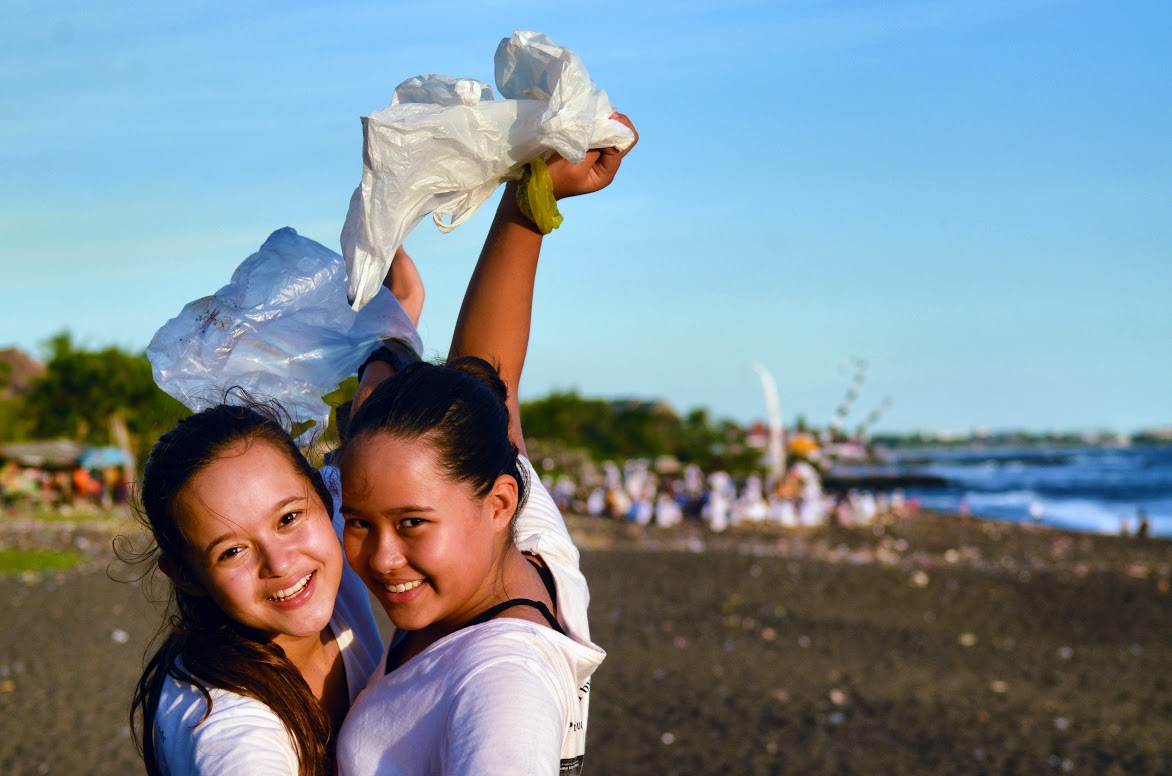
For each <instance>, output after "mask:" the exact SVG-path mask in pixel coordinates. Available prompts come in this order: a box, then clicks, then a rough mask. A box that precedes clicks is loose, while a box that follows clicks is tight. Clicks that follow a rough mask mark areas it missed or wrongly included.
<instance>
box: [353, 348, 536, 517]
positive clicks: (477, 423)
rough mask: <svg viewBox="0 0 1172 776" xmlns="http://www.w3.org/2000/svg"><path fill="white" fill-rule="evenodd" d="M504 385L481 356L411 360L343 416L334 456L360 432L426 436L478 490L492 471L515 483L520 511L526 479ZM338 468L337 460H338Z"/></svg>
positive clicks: (486, 486)
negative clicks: (341, 439) (342, 438)
mask: <svg viewBox="0 0 1172 776" xmlns="http://www.w3.org/2000/svg"><path fill="white" fill-rule="evenodd" d="M507 398H508V389H507V388H506V387H505V384H504V382H503V381H502V380H501V378H500V375H498V374H497V371H496V369H494V368H493V367H492V365H491V364H489V363H488V362H487V361H484V360H482V359H479V358H475V357H472V356H466V357H464V358H458V359H454V360H453V361H451V362H449V363H447V364H442V365H441V364H429V363H427V362H417V363H414V364H410V365H409V366H407V367H405V368H403V369H401V370H400V371H399V372H397V373H396V374H395V375H394V376H393V377H391V378H389V379H387V380H386V381H384V382H382V383H380V384H379V385H378V387H377V388H375V389H374V392H372V393H371V395H370V396H369V397H368V398H367V399H366V401H365V402H364V403H363V404H362V406H361V407H359V408H358V411H357V412H355V413H354V415H353V416H351V418H350V426H349V428H348V430H347V437H346V442H345V443H344V446H343V450H342V456H343V460H345V456H346V455H347V454H348V451H349V450H351V449H352V448H353V445H354V444H355V442H356V441H357V440H359V439H361V438H362V437H363V436H365V435H367V434H376V433H386V434H390V435H392V436H395V437H398V438H400V439H408V440H410V439H418V438H420V437H426V438H427V441H428V442H430V443H431V444H432V445H433V446H434V447H435V450H436V452H437V455H438V457H439V460H440V465H441V466H442V467H443V470H444V473H445V474H446V475H447V476H448V477H449V478H450V479H452V480H455V481H457V482H463V483H467V484H468V485H470V486H471V488H472V490H473V492H474V493H476V495H477V496H481V497H483V496H486V495H487V494H488V492H489V491H490V490H492V484H493V483H494V482H496V479H497V477H499V476H501V475H502V474H507V475H509V476H510V477H512V478H513V479H514V480H516V481H517V509H516V511H515V512H514V513H513V520H514V521H515V520H516V517H517V515H518V514H520V512H521V508H522V507H523V506H524V505H525V498H526V496H527V494H528V490H529V488H528V481H527V479H526V478H525V476H524V473H523V472H522V470H521V467H520V463H519V460H518V457H517V455H518V453H517V446H516V445H514V444H513V443H512V441H511V440H510V439H509V411H508V407H507V406H506V403H505V402H506V399H507ZM343 466H344V464H343Z"/></svg>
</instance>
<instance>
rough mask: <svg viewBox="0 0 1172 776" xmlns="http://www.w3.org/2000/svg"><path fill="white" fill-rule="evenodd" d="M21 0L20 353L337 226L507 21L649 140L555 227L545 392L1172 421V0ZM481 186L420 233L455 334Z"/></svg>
mask: <svg viewBox="0 0 1172 776" xmlns="http://www.w3.org/2000/svg"><path fill="white" fill-rule="evenodd" d="M555 5H558V4H554V3H548V2H543V3H529V2H509V3H496V2H481V1H478V2H467V3H465V2H455V3H446V4H424V3H397V2H368V3H345V2H340V3H337V4H332V5H326V4H322V3H302V2H290V1H288V0H286V1H283V2H249V3H240V2H233V3H215V2H213V3H199V4H194V3H193V4H179V3H173V4H154V3H146V2H135V3H129V2H117V3H100V4H95V3H82V2H68V1H67V2H58V3H52V4H48V3H38V2H26V1H25V0H7V2H5V3H4V4H3V6H2V7H0V265H2V271H3V278H4V279H3V282H2V283H0V310H3V315H2V316H0V347H3V346H6V345H10V344H14V345H17V346H20V347H22V348H25V349H28V350H30V351H33V352H37V351H38V347H39V343H41V342H42V341H43V340H44V339H45V338H46V337H48V336H50V335H51V334H53V333H55V332H57V331H60V330H62V329H65V328H68V329H69V330H71V331H72V332H73V333H74V334H75V335H76V336H77V337H78V338H79V339H80V340H81V341H82V342H83V343H86V344H89V345H93V346H99V345H106V344H118V345H122V346H125V347H129V348H135V349H140V348H143V347H145V345H146V343H147V342H148V341H149V340H150V337H151V335H152V334H153V333H154V331H155V329H156V328H158V327H159V326H160V325H161V324H162V323H163V322H164V321H166V320H167V319H168V318H169V317H171V316H173V315H175V314H176V313H178V311H179V309H180V308H181V307H182V306H183V304H184V303H186V302H187V301H190V300H191V299H194V298H195V297H197V296H202V295H204V294H208V293H211V292H213V291H215V290H216V289H218V288H219V287H220V286H221V285H223V284H224V283H225V282H226V281H227V279H228V277H229V276H230V274H231V272H232V270H233V269H234V268H235V266H236V265H237V264H239V263H240V261H242V260H243V259H244V258H245V257H246V256H248V255H249V254H250V253H252V252H253V251H255V250H256V248H257V247H258V246H259V245H260V244H261V243H262V242H263V241H264V239H265V237H266V236H267V235H268V234H269V233H270V232H272V231H273V230H275V229H277V228H280V227H283V226H292V227H294V228H296V229H297V230H298V231H299V232H301V233H302V234H305V235H308V236H310V237H312V238H314V239H316V240H318V241H320V242H322V243H323V244H325V245H327V246H330V247H331V248H334V249H335V250H336V249H337V247H338V233H339V231H340V228H341V224H342V221H343V219H344V217H345V211H346V204H347V201H348V198H349V196H350V193H351V191H352V190H353V188H354V186H355V185H356V183H357V181H358V177H359V174H360V164H361V156H360V154H361V133H360V126H359V121H358V119H359V116H361V115H363V114H365V113H368V112H370V111H372V110H375V109H377V108H380V107H383V106H385V105H386V104H387V102H388V101H389V99H390V96H391V93H392V91H393V89H394V87H395V85H396V84H398V83H399V82H400V81H401V80H403V79H405V78H407V77H409V76H412V75H415V74H418V73H429V72H438V73H446V74H449V75H453V76H470V77H476V78H480V79H482V80H485V81H489V82H491V81H492V55H493V52H494V50H495V47H496V44H497V42H498V41H499V40H500V38H501V37H503V36H506V35H508V34H509V33H510V32H511V31H512V30H514V29H536V30H541V31H543V32H546V33H548V34H549V35H550V36H551V37H553V38H554V40H556V41H558V42H559V43H561V44H563V45H566V46H569V47H571V48H573V49H574V50H575V51H577V52H578V53H579V55H580V56H581V57H582V59H583V61H584V62H585V64H586V66H587V67H588V68H589V70H590V73H591V75H592V76H593V77H594V79H595V80H596V81H597V82H598V83H599V85H601V86H602V87H604V88H605V89H606V90H607V91H608V93H609V94H610V96H611V99H612V101H613V102H614V103H615V104H616V105H617V106H618V107H619V108H620V109H621V110H623V111H625V112H627V113H628V114H629V115H630V116H631V117H632V119H633V120H634V121H635V122H636V125H637V126H638V127H639V130H640V132H641V134H642V138H643V139H642V141H641V143H640V145H639V147H638V149H637V150H636V151H635V153H634V154H633V155H632V156H631V157H630V160H629V162H628V164H627V165H626V166H625V167H624V170H623V172H622V174H621V176H620V179H619V180H618V182H616V184H615V185H614V187H612V189H610V190H608V191H606V192H604V193H602V194H599V195H594V196H592V197H589V198H583V199H580V200H575V201H571V202H568V203H566V204H565V206H564V208H563V212H564V213H565V215H566V224H565V226H563V228H562V229H560V230H559V231H558V232H556V233H554V235H553V236H552V237H551V238H549V239H548V240H547V241H546V247H545V251H544V258H543V266H542V270H541V273H540V277H539V286H538V300H537V309H536V310H535V321H534V337H533V341H532V345H531V350H530V362H529V367H528V368H527V371H526V377H525V381H524V384H523V386H522V393H523V396H528V397H532V396H538V395H542V394H544V393H546V392H547V391H549V390H550V389H552V388H570V387H576V388H578V389H579V390H580V391H582V392H583V393H585V394H588V395H604V396H608V395H638V396H645V397H660V398H664V399H667V400H668V401H669V402H671V403H672V404H674V405H675V406H676V407H678V408H680V409H681V410H684V409H689V408H691V407H694V406H700V405H703V406H707V407H709V408H710V409H711V410H712V411H713V412H715V413H716V414H717V415H720V416H729V417H733V418H736V419H739V420H747V419H750V418H753V417H757V416H761V415H763V413H764V405H763V401H762V399H761V392H760V387H759V384H758V381H757V378H756V376H755V375H754V373H753V371H752V369H751V367H750V365H751V363H752V362H753V361H761V362H763V363H764V364H766V365H767V366H769V368H770V369H771V370H772V371H773V373H774V375H775V377H776V379H777V383H778V385H779V388H780V392H781V404H782V410H783V414H784V415H785V417H786V418H787V419H792V418H793V417H794V416H795V415H796V414H798V413H799V412H800V413H803V414H805V415H806V416H807V417H808V418H809V419H810V420H812V421H814V422H816V423H820V422H825V421H826V420H828V419H829V417H830V415H831V414H832V412H833V410H834V408H835V406H836V405H837V404H838V401H839V399H840V397H841V395H842V393H843V391H844V390H845V387H846V384H847V382H848V380H849V372H848V370H847V364H848V363H849V362H850V360H851V359H852V358H853V357H863V358H866V359H867V360H868V361H869V363H870V370H869V377H868V381H867V383H866V385H865V386H864V388H863V391H862V394H861V396H860V398H859V402H858V404H857V407H856V410H855V412H854V415H853V416H852V418H851V419H850V420H854V421H857V420H858V419H859V418H861V417H862V416H863V415H865V414H866V413H867V412H868V411H869V410H870V409H871V408H872V407H874V406H875V405H878V404H879V402H880V401H882V399H883V398H884V397H890V398H891V399H892V406H891V409H890V411H889V413H888V414H887V416H886V417H885V418H884V419H883V421H881V423H880V424H879V428H886V429H897V430H908V429H936V430H965V429H969V428H972V427H975V426H985V427H991V428H1005V427H1025V428H1032V429H1048V428H1063V429H1090V428H1113V429H1117V430H1123V431H1127V430H1131V429H1135V428H1138V427H1145V426H1157V425H1169V424H1172V305H1170V304H1169V302H1170V297H1172V294H1170V292H1172V143H1170V142H1169V140H1168V139H1169V138H1172V55H1170V53H1169V51H1170V43H1172V38H1170V35H1169V32H1168V31H1169V30H1172V4H1168V3H1164V2H1110V1H1108V0H1102V1H1098V0H1068V1H1064V2H1058V1H1056V0H1051V1H1044V0H1012V2H1002V0H975V1H974V2H878V1H874V2H833V1H831V0H825V1H819V0H794V1H793V2H736V1H735V0H733V1H732V2H727V1H722V2H719V3H718V2H674V3H632V4H630V5H628V6H625V7H624V8H623V9H622V12H621V13H619V12H614V11H611V10H608V9H606V8H599V7H597V6H589V7H586V6H576V7H574V9H573V10H565V9H559V8H554V6H555ZM491 210H492V208H491V207H486V208H484V209H483V210H482V212H481V213H480V214H478V215H477V217H476V218H474V219H473V220H472V221H470V222H469V223H467V224H465V225H464V226H461V227H460V228H459V229H457V230H456V231H455V232H453V233H452V234H450V235H440V234H438V233H437V232H436V231H435V229H434V228H433V227H431V226H430V224H429V222H424V224H423V225H421V226H420V227H419V228H418V229H416V231H415V232H414V233H412V235H411V236H410V237H409V238H408V242H407V245H408V248H409V249H410V250H411V252H412V254H413V255H414V256H415V257H416V260H417V262H418V263H419V265H420V267H421V270H422V272H423V274H424V277H425V280H426V282H427V284H428V291H429V298H428V303H427V308H426V309H425V311H424V320H423V322H422V324H421V333H422V334H423V337H424V342H425V344H426V345H427V346H428V348H429V349H430V350H431V351H434V352H443V351H445V350H446V347H447V344H448V341H449V339H450V336H451V329H452V325H453V323H454V320H455V315H456V311H457V309H458V306H459V302H460V298H461V296H462V293H463V288H464V285H465V283H466V282H467V278H468V276H469V274H470V272H471V269H472V265H473V262H474V260H475V256H476V253H477V251H478V250H479V245H480V242H481V241H482V240H483V236H484V232H485V230H486V228H487V225H488V221H489V216H490V213H491Z"/></svg>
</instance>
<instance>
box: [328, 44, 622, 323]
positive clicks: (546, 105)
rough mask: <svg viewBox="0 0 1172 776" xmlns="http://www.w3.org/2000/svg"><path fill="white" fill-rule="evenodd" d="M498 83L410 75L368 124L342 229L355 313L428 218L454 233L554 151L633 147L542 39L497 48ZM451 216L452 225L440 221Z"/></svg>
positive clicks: (608, 109)
mask: <svg viewBox="0 0 1172 776" xmlns="http://www.w3.org/2000/svg"><path fill="white" fill-rule="evenodd" d="M496 81H497V88H498V89H499V90H500V93H501V95H502V96H503V97H505V98H507V99H504V100H493V96H492V88H491V87H489V86H488V85H487V84H484V83H481V82H480V81H475V80H473V79H470V78H463V79H453V78H449V77H448V76H444V75H421V76H416V77H414V78H409V79H408V80H406V81H404V82H403V83H401V84H399V86H398V88H396V89H395V96H394V98H393V99H392V100H391V105H390V107H388V108H384V109H383V110H380V111H375V112H374V113H372V114H370V116H367V117H366V118H364V119H363V122H362V127H363V140H362V162H363V164H362V181H361V183H360V184H359V186H358V188H357V189H355V190H354V195H353V196H352V197H351V198H350V210H349V212H348V213H347V215H346V224H345V226H343V227H342V254H343V255H344V256H345V257H346V274H347V277H348V278H349V287H348V297H349V300H350V302H351V303H352V304H353V305H354V309H355V310H359V309H361V308H362V306H363V305H365V304H366V303H367V302H369V301H370V300H371V299H372V298H373V297H374V295H375V294H376V293H377V292H378V289H379V287H380V286H381V285H382V282H383V278H385V277H386V274H387V271H388V270H389V269H390V266H391V260H392V259H393V258H394V256H395V250H396V249H397V248H398V247H399V246H400V245H402V244H403V240H404V239H405V238H406V236H407V234H408V233H409V232H410V231H411V230H412V229H414V228H415V226H416V225H417V224H418V223H419V222H420V221H421V220H422V219H423V217H424V216H425V215H427V214H428V213H432V217H433V218H434V220H435V223H436V226H438V227H439V228H440V230H441V231H444V232H447V231H450V230H451V229H454V228H456V227H457V226H459V225H460V224H461V223H463V222H464V221H465V220H467V219H468V217H469V216H471V215H472V214H473V213H475V212H476V209H477V208H479V207H480V206H481V205H482V204H484V202H485V200H487V199H488V198H489V197H491V196H492V193H493V191H495V190H496V187H497V186H499V185H500V184H501V183H502V182H504V181H506V180H509V179H513V178H518V177H520V175H521V167H522V166H523V165H524V164H525V163H526V162H528V161H530V160H531V159H533V158H534V157H537V156H548V155H549V154H550V153H551V152H554V151H556V152H557V153H559V154H561V155H562V156H564V157H565V158H567V159H569V160H570V161H573V162H580V161H582V159H584V158H585V156H586V152H587V151H588V150H589V149H591V148H606V147H615V148H619V149H625V148H627V147H628V146H629V145H630V144H631V143H632V142H633V140H634V135H633V134H632V133H631V130H630V129H628V128H627V127H626V126H624V125H623V124H620V123H619V122H617V121H614V120H613V119H611V118H610V116H611V114H613V113H614V107H613V106H612V105H611V104H610V100H609V99H608V98H607V96H606V92H604V91H602V90H601V89H596V88H595V86H594V83H593V82H592V81H591V80H590V75H589V74H588V73H587V72H586V68H585V66H584V65H583V64H582V61H581V60H580V59H579V58H578V56H577V55H576V54H574V52H572V51H570V50H569V49H566V48H562V47H560V46H558V45H556V44H555V43H554V42H553V41H552V40H550V39H549V38H548V37H546V36H545V35H543V34H541V33H539V32H514V33H513V35H512V37H510V38H505V39H504V40H502V41H501V43H500V46H498V47H497V51H496ZM445 218H447V219H450V220H449V221H447V222H445V221H444V219H445Z"/></svg>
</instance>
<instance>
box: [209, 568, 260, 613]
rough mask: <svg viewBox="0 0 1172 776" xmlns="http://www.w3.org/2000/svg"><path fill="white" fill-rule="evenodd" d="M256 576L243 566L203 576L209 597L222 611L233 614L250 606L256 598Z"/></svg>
mask: <svg viewBox="0 0 1172 776" xmlns="http://www.w3.org/2000/svg"><path fill="white" fill-rule="evenodd" d="M254 578H255V575H254V574H253V573H252V570H251V568H248V567H245V566H244V565H243V564H242V565H241V566H239V567H237V568H233V569H218V570H216V571H214V572H210V573H205V574H202V575H201V579H200V581H201V582H202V584H203V587H204V590H205V591H207V594H208V597H210V598H211V599H212V600H213V601H215V602H216V603H217V604H218V605H219V607H220V608H221V609H223V610H224V611H226V612H231V611H234V610H237V609H240V608H243V607H246V606H248V605H249V604H250V603H251V602H252V600H253V599H254V598H255V586H254V584H253V582H254Z"/></svg>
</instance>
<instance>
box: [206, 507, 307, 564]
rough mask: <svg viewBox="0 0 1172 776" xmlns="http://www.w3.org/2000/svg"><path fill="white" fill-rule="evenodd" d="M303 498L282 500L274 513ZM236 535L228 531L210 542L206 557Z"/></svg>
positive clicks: (274, 508)
mask: <svg viewBox="0 0 1172 776" xmlns="http://www.w3.org/2000/svg"><path fill="white" fill-rule="evenodd" d="M303 498H305V496H289V497H288V498H286V499H282V500H281V501H278V502H277V503H276V504H273V507H272V510H273V511H274V512H276V511H279V510H281V509H284V508H285V507H287V506H289V505H290V504H292V503H293V502H294V501H300V500H301V499H303ZM235 535H236V534H235V533H234V532H233V531H228V532H227V533H223V534H220V535H219V536H217V537H216V538H215V539H212V540H211V541H210V542H208V545H207V546H206V547H204V550H203V552H204V555H211V554H212V550H214V549H215V547H216V545H217V544H219V543H220V542H223V541H227V540H228V539H231V538H232V537H233V536H235Z"/></svg>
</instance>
